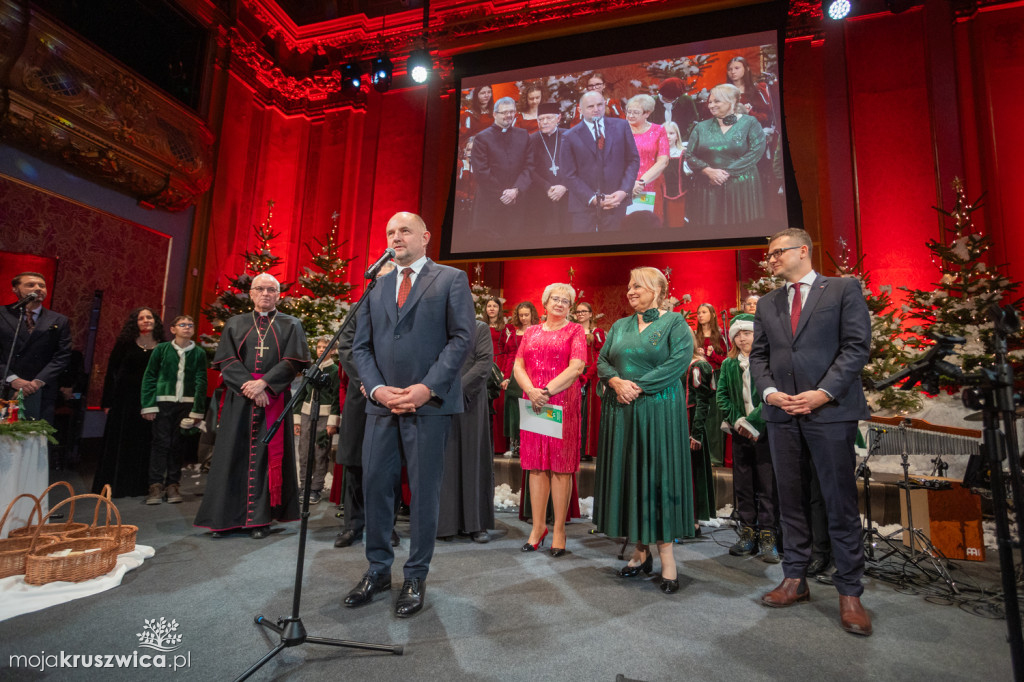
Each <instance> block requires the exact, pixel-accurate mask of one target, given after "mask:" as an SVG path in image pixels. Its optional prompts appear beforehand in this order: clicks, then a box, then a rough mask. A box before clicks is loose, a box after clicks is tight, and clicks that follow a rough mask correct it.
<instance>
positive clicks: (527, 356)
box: [513, 284, 587, 557]
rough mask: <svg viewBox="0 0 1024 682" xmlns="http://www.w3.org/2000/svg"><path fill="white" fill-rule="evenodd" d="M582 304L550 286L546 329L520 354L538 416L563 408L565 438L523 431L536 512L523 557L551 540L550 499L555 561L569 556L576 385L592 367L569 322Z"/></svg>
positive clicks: (564, 287) (520, 377) (520, 371)
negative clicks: (550, 408) (567, 540)
mask: <svg viewBox="0 0 1024 682" xmlns="http://www.w3.org/2000/svg"><path fill="white" fill-rule="evenodd" d="M575 298H576V292H575V290H574V289H573V288H572V287H571V286H569V285H568V284H549V285H548V286H547V288H545V289H544V295H543V296H542V297H541V301H542V303H543V304H544V309H545V311H547V320H545V322H544V324H540V325H535V326H533V327H530V328H528V329H527V330H526V333H525V334H524V335H523V342H522V344H520V346H519V350H518V351H517V353H516V360H515V365H514V369H513V371H514V372H515V378H516V382H517V383H518V384H519V385H520V386H521V387H522V388H523V395H524V398H525V399H527V400H529V401H530V403H531V407H532V408H533V409H534V411H536V412H537V413H540V411H541V410H542V408H544V407H545V406H547V405H557V406H558V407H561V408H562V437H561V438H555V437H552V436H542V435H540V434H537V433H532V432H530V431H526V430H522V432H521V435H520V441H519V458H520V463H521V465H522V467H523V470H524V471H527V470H528V471H529V472H530V507H531V511H532V513H533V529H532V531H531V532H530V539H529V540H528V541H527V543H526V544H525V545H523V548H522V549H523V551H524V552H529V551H533V550H536V549H537V548H538V547H539V546H540V545H541V543H542V542H543V541H544V538H545V536H547V534H548V529H547V524H546V522H545V518H546V516H547V506H548V496H549V495H550V496H551V501H552V506H553V507H554V509H553V511H554V534H553V536H552V538H551V556H555V557H558V556H562V555H563V554H565V518H566V513H567V512H568V509H569V495H570V491H571V490H572V479H573V475H574V474H575V473H576V471H577V470H578V469H579V465H580V392H579V391H578V390H576V381H577V379H578V378H579V376H580V373H581V372H582V371H583V366H584V363H585V362H586V361H587V341H586V335H585V334H584V332H583V327H581V326H580V325H578V324H576V323H575V322H570V321H569V320H568V315H569V312H570V311H571V310H572V305H573V301H574V299H575Z"/></svg>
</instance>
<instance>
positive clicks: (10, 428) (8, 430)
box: [0, 420, 57, 445]
mask: <svg viewBox="0 0 1024 682" xmlns="http://www.w3.org/2000/svg"><path fill="white" fill-rule="evenodd" d="M56 432H57V429H55V428H53V427H52V426H50V424H49V423H48V422H45V421H41V420H40V421H17V422H0V436H10V437H11V438H13V439H15V440H25V437H26V436H46V440H48V441H50V442H51V443H53V444H54V445H57V439H56V438H54V437H53V434H55V433H56Z"/></svg>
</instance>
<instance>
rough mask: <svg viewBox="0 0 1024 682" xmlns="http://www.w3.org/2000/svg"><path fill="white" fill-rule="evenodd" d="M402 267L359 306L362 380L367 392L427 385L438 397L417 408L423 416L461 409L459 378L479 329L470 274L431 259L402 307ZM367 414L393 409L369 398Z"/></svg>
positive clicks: (356, 352) (357, 355)
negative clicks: (399, 300)
mask: <svg viewBox="0 0 1024 682" xmlns="http://www.w3.org/2000/svg"><path fill="white" fill-rule="evenodd" d="M400 270H401V268H398V269H396V270H394V271H393V272H390V273H388V274H387V275H385V276H384V277H381V278H380V279H379V280H378V281H377V285H376V287H375V288H374V289H373V291H371V292H370V295H369V296H368V297H367V299H366V302H365V303H364V304H363V306H362V307H361V308H360V309H359V314H358V316H357V318H356V336H355V342H354V344H353V346H352V358H353V360H354V361H355V364H356V367H357V368H358V370H359V379H360V380H361V381H362V383H363V385H364V386H366V390H367V391H368V392H369V391H370V390H372V389H373V388H374V387H376V386H379V385H385V386H397V387H401V388H404V387H406V386H411V385H413V384H418V383H419V384H425V385H426V386H427V388H429V389H430V390H431V392H432V393H433V395H434V397H433V398H432V399H431V400H430V401H428V402H427V403H426V404H425V405H423V406H422V407H420V408H419V409H418V410H417V411H416V413H417V414H420V415H425V416H429V415H448V414H457V413H459V412H462V410H463V401H462V383H461V381H460V380H459V377H460V373H461V370H462V363H463V362H464V361H465V359H466V354H467V353H468V352H469V348H470V345H471V344H472V340H473V337H474V334H475V332H476V328H475V326H476V321H475V316H474V312H473V298H472V295H471V294H470V290H469V279H468V278H467V277H466V273H464V272H463V271H461V270H457V269H455V268H450V267H448V266H446V265H438V264H437V263H435V262H433V261H431V260H427V263H426V265H424V266H423V269H422V270H421V271H420V273H419V275H417V277H416V281H415V283H414V284H413V287H412V290H411V291H410V292H409V297H408V299H407V300H406V302H405V305H404V306H402V309H401V310H399V309H398V304H397V302H396V301H395V288H396V283H395V281H396V279H397V277H398V273H399V272H400ZM366 413H367V414H377V415H387V414H391V411H390V410H388V409H387V408H386V407H384V406H383V405H380V404H378V403H376V402H375V401H373V400H369V401H367V404H366Z"/></svg>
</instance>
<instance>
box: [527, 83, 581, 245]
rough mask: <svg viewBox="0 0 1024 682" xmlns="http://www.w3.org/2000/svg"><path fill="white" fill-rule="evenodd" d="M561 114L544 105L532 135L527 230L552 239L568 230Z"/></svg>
mask: <svg viewBox="0 0 1024 682" xmlns="http://www.w3.org/2000/svg"><path fill="white" fill-rule="evenodd" d="M561 120H562V112H561V109H560V108H559V105H558V104H557V103H556V102H544V103H542V104H541V105H540V106H539V107H538V108H537V124H538V126H539V130H538V132H536V133H533V134H532V135H530V158H529V162H528V165H529V167H530V173H531V183H530V190H529V192H528V194H527V209H526V211H527V216H528V218H527V220H526V222H525V224H524V227H528V228H530V229H531V231H532V232H534V233H535V234H536V235H538V236H540V235H544V236H550V235H555V234H564V233H565V232H567V231H568V220H569V200H568V198H567V197H566V193H567V192H568V189H567V187H566V184H565V182H566V180H565V177H566V172H567V165H566V164H567V162H568V161H571V159H569V157H568V154H567V153H566V152H565V151H564V149H565V145H564V143H563V140H562V134H563V131H562V129H561V128H559V127H558V124H559V123H560V122H561Z"/></svg>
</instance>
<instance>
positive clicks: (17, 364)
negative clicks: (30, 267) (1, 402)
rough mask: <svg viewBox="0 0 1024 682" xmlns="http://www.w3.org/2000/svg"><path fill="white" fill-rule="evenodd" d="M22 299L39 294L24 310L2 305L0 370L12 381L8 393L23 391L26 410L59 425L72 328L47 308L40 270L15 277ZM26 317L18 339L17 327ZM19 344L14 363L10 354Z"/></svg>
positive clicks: (16, 292)
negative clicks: (59, 397) (61, 382)
mask: <svg viewBox="0 0 1024 682" xmlns="http://www.w3.org/2000/svg"><path fill="white" fill-rule="evenodd" d="M11 287H12V288H13V289H14V293H15V295H17V297H18V300H19V301H24V300H25V299H26V298H27V297H29V296H32V297H34V298H33V300H31V301H29V302H28V303H27V304H26V305H25V306H24V309H22V308H21V307H20V306H18V305H17V304H11V305H8V306H4V307H3V308H0V371H2V372H3V377H4V378H5V379H6V381H5V385H6V389H5V393H6V395H5V396H4V397H5V398H6V397H11V396H13V395H15V394H17V392H18V391H19V390H20V391H22V392H23V394H24V397H25V414H26V415H27V416H28V417H29V418H30V419H45V420H46V421H48V422H49V423H50V424H53V418H54V410H55V408H56V404H57V392H58V389H59V388H60V387H59V386H58V381H57V380H58V379H59V378H60V375H61V372H63V371H64V368H65V367H67V365H68V361H69V360H70V359H71V327H70V324H69V322H68V318H66V317H64V316H63V315H61V314H59V313H55V312H53V311H52V310H48V309H46V308H44V307H43V301H45V300H46V279H45V278H44V277H43V276H42V275H41V274H39V273H38V272H23V273H21V274H20V275H16V276H15V277H14V279H12V280H11ZM19 317H20V318H21V329H20V330H19V331H18V338H17V339H15V338H14V331H15V329H17V327H18V318H19ZM12 345H13V346H14V356H13V358H12V359H11V364H10V367H8V366H7V358H8V356H9V355H10V353H11V346H12Z"/></svg>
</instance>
